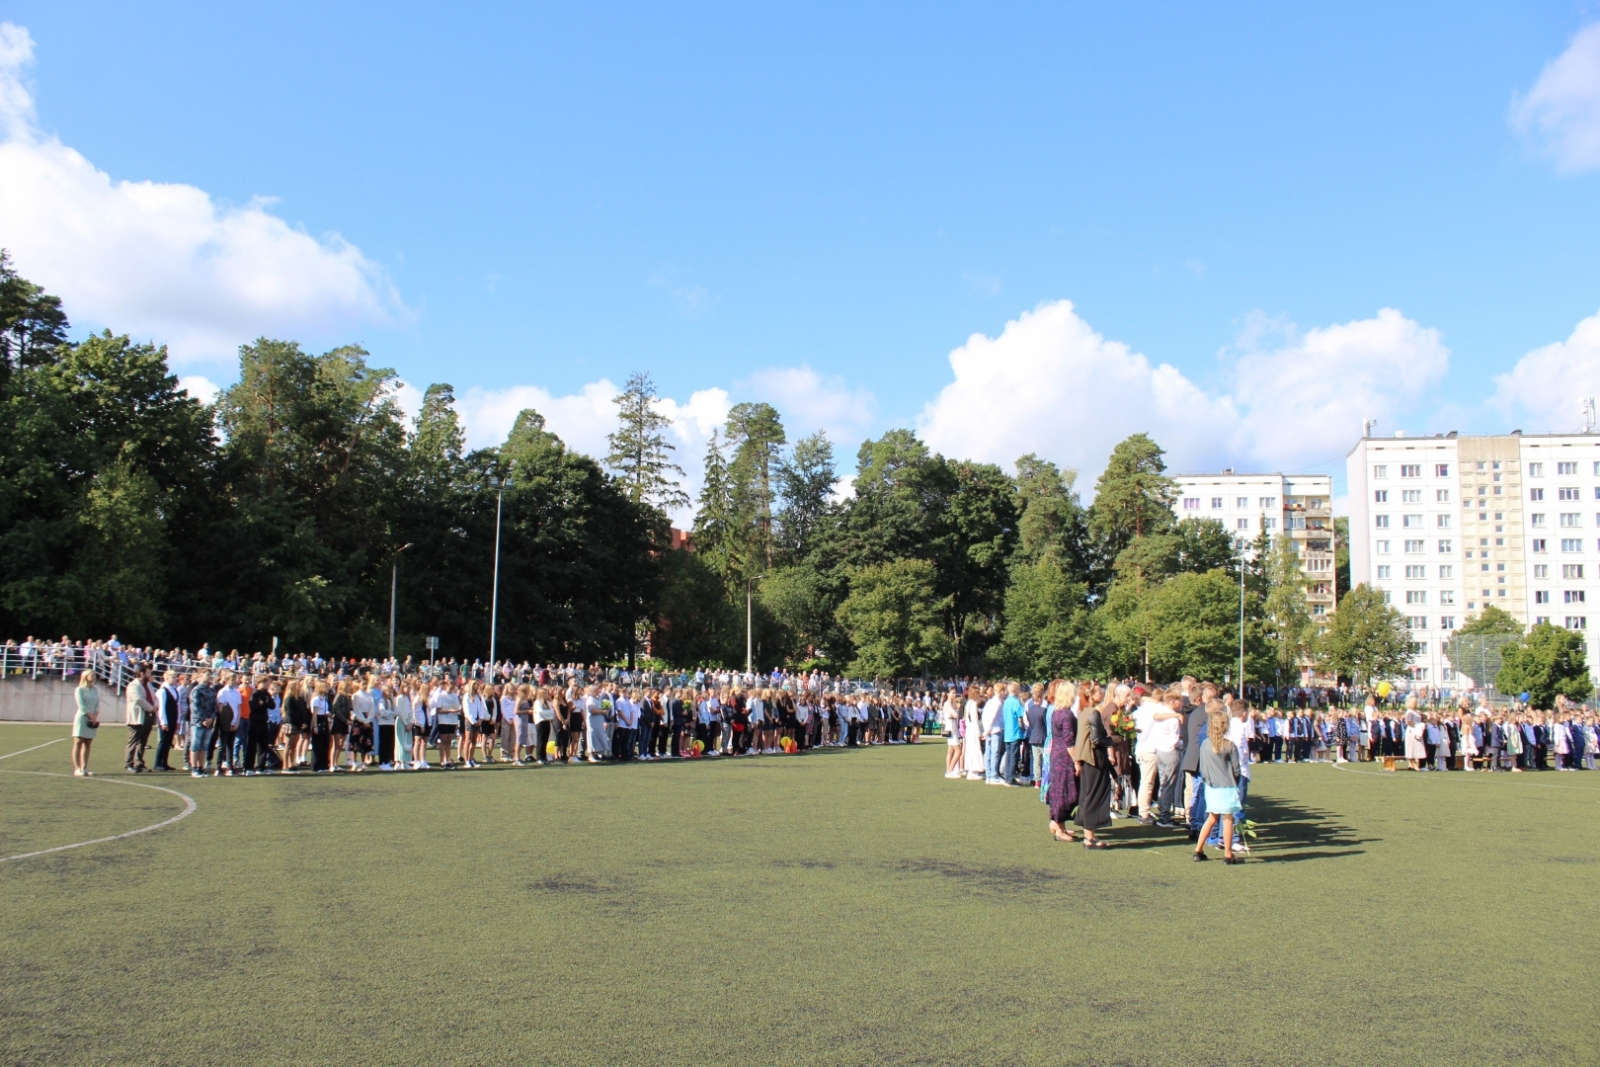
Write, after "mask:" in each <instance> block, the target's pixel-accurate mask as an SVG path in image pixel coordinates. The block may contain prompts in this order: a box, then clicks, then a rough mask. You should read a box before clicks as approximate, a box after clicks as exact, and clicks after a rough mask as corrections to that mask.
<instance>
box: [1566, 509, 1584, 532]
mask: <svg viewBox="0 0 1600 1067" xmlns="http://www.w3.org/2000/svg"><path fill="white" fill-rule="evenodd" d="M1561 525H1562V527H1563V528H1564V529H1568V530H1574V529H1577V528H1578V527H1579V526H1582V525H1583V520H1582V519H1580V518H1579V517H1578V513H1577V512H1576V511H1563V512H1562V513H1561Z"/></svg>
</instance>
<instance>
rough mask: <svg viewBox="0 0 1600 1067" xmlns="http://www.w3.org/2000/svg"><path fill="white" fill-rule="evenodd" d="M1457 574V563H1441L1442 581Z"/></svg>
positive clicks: (1440, 573) (1440, 574) (1440, 575)
mask: <svg viewBox="0 0 1600 1067" xmlns="http://www.w3.org/2000/svg"><path fill="white" fill-rule="evenodd" d="M1455 576H1456V568H1455V564H1453V563H1441V564H1439V578H1440V580H1441V581H1448V580H1449V579H1451V578H1454V577H1455Z"/></svg>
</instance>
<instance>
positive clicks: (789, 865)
mask: <svg viewBox="0 0 1600 1067" xmlns="http://www.w3.org/2000/svg"><path fill="white" fill-rule="evenodd" d="M772 865H773V866H774V867H779V868H782V869H784V870H801V871H831V870H833V869H834V868H835V867H837V866H838V864H836V863H834V862H833V861H832V860H806V859H801V860H790V859H783V860H773V861H772Z"/></svg>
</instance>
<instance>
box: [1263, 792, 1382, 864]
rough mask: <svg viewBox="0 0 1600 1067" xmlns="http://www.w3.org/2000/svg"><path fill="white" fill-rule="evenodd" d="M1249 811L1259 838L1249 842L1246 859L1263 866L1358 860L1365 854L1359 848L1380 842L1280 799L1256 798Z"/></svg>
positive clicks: (1317, 811) (1319, 812)
mask: <svg viewBox="0 0 1600 1067" xmlns="http://www.w3.org/2000/svg"><path fill="white" fill-rule="evenodd" d="M1249 809H1250V810H1249V812H1248V815H1249V818H1250V819H1251V820H1252V821H1253V822H1255V824H1256V832H1257V834H1258V835H1259V836H1257V837H1256V839H1255V840H1254V841H1252V842H1250V855H1251V856H1252V857H1253V858H1255V859H1259V860H1262V861H1263V862H1268V863H1275V862H1281V863H1287V862H1290V861H1294V860H1318V859H1337V858H1338V857H1341V856H1359V855H1361V854H1362V853H1364V852H1365V851H1366V849H1364V848H1361V847H1360V846H1362V845H1365V844H1370V843H1372V842H1375V841H1379V840H1381V838H1376V837H1363V836H1361V834H1360V833H1358V832H1357V831H1356V830H1355V829H1354V828H1353V827H1351V826H1348V825H1346V824H1344V823H1343V822H1341V821H1340V820H1339V816H1338V815H1337V814H1335V813H1334V812H1331V811H1326V810H1324V809H1322V808H1315V807H1312V806H1310V805H1308V804H1299V803H1296V802H1294V801H1292V800H1285V799H1283V798H1282V797H1274V796H1264V795H1261V794H1257V795H1255V796H1252V797H1251V798H1250V803H1249Z"/></svg>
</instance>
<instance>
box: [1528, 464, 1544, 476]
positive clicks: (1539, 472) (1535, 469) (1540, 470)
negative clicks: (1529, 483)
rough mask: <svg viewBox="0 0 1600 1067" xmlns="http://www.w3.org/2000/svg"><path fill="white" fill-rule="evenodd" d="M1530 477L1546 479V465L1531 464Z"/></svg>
mask: <svg viewBox="0 0 1600 1067" xmlns="http://www.w3.org/2000/svg"><path fill="white" fill-rule="evenodd" d="M1528 477H1530V478H1543V477H1544V464H1543V463H1530V464H1528Z"/></svg>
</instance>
